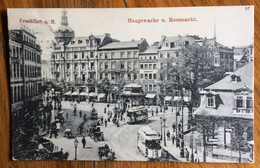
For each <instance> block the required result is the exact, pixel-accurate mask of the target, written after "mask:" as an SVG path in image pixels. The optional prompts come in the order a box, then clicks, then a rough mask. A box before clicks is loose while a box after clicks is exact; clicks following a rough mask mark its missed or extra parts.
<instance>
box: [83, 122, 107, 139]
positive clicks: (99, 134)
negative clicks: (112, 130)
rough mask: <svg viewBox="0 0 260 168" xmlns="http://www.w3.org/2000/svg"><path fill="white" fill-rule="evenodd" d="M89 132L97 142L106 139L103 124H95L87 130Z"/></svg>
mask: <svg viewBox="0 0 260 168" xmlns="http://www.w3.org/2000/svg"><path fill="white" fill-rule="evenodd" d="M87 133H88V135H89V137H90V138H92V139H94V141H95V142H97V141H104V133H103V131H102V127H101V126H96V125H93V126H91V127H90V128H89V129H88V130H87Z"/></svg>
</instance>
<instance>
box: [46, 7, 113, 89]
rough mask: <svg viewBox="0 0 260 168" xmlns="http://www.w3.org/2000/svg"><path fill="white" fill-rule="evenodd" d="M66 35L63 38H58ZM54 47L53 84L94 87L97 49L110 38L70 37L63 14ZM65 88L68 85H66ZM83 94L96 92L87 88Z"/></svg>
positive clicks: (109, 40) (71, 31)
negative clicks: (54, 81) (61, 83)
mask: <svg viewBox="0 0 260 168" xmlns="http://www.w3.org/2000/svg"><path fill="white" fill-rule="evenodd" d="M61 32H65V33H66V32H67V35H66V34H65V35H66V36H68V38H66V36H65V37H64V36H59V34H60V33H61ZM55 37H56V39H57V43H56V44H55V45H54V51H53V53H52V60H51V63H52V66H53V74H54V78H55V80H56V82H64V84H66V85H67V86H69V85H72V87H73V86H75V85H78V86H79V85H89V86H90V85H95V83H96V81H97V77H98V73H97V72H98V49H99V48H100V47H102V46H104V45H106V44H108V43H111V42H112V39H111V37H110V34H104V35H99V36H94V35H90V36H85V37H74V31H73V30H72V29H71V28H70V27H69V26H68V19H67V16H66V12H64V11H63V13H62V22H61V27H60V28H59V29H58V30H57V31H56V34H55ZM68 84H69V85H68ZM87 88H88V89H89V88H90V90H87V92H97V89H96V87H87Z"/></svg>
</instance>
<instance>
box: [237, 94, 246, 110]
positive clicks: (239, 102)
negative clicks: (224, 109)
mask: <svg viewBox="0 0 260 168" xmlns="http://www.w3.org/2000/svg"><path fill="white" fill-rule="evenodd" d="M236 104H237V108H243V107H244V105H243V97H242V96H238V97H237V100H236Z"/></svg>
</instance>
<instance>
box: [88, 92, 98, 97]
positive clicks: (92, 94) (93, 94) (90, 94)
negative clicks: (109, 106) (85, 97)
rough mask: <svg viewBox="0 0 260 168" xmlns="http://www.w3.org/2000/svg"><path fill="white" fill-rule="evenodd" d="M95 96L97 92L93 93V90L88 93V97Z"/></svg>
mask: <svg viewBox="0 0 260 168" xmlns="http://www.w3.org/2000/svg"><path fill="white" fill-rule="evenodd" d="M96 96H97V93H95V92H91V93H89V97H96Z"/></svg>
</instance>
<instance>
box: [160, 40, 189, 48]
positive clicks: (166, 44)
mask: <svg viewBox="0 0 260 168" xmlns="http://www.w3.org/2000/svg"><path fill="white" fill-rule="evenodd" d="M188 45H189V41H179V42H168V43H163V47H167V48H168V47H170V48H174V47H176V46H180V47H187V46H188Z"/></svg>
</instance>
